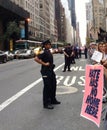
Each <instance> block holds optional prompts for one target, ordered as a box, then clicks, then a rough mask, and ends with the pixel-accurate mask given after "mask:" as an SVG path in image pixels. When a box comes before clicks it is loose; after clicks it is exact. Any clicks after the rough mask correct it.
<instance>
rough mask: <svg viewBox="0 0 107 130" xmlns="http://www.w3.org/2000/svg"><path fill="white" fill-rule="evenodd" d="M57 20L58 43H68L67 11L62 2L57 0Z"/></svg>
mask: <svg viewBox="0 0 107 130" xmlns="http://www.w3.org/2000/svg"><path fill="white" fill-rule="evenodd" d="M55 19H56V20H57V27H58V41H63V42H65V41H66V20H65V10H64V8H63V6H62V3H61V1H60V0H55Z"/></svg>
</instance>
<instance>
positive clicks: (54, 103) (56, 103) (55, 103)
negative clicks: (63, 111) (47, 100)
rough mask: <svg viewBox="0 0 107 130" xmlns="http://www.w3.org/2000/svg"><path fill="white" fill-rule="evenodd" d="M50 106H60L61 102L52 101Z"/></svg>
mask: <svg viewBox="0 0 107 130" xmlns="http://www.w3.org/2000/svg"><path fill="white" fill-rule="evenodd" d="M52 104H53V105H59V104H61V102H59V101H54V102H52Z"/></svg>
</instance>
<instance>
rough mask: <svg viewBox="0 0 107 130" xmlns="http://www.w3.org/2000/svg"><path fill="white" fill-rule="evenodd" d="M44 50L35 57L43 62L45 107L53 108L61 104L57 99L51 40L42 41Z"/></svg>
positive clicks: (39, 61) (37, 60)
mask: <svg viewBox="0 0 107 130" xmlns="http://www.w3.org/2000/svg"><path fill="white" fill-rule="evenodd" d="M42 45H43V48H44V50H43V52H42V53H41V54H39V55H38V56H36V57H35V59H34V60H35V61H36V62H37V63H39V64H41V75H42V78H43V83H44V88H43V107H44V108H46V109H53V108H54V107H53V105H57V104H60V102H59V101H57V99H56V85H57V83H56V75H55V73H54V67H55V65H54V64H53V55H52V53H51V51H50V48H51V42H50V41H49V40H46V41H44V42H43V43H42Z"/></svg>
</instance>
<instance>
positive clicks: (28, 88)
mask: <svg viewBox="0 0 107 130" xmlns="http://www.w3.org/2000/svg"><path fill="white" fill-rule="evenodd" d="M63 65H64V63H63V64H61V65H59V66H58V67H56V68H55V69H54V70H55V71H57V70H58V69H59V68H60V67H62V66H63ZM41 81H42V78H40V79H38V80H36V81H35V82H33V83H31V84H30V85H28V86H27V87H25V88H24V89H22V90H21V91H19V92H18V93H16V94H15V95H13V96H12V97H11V98H9V99H7V100H6V101H4V102H3V103H2V104H0V111H2V110H3V109H4V108H6V107H7V106H8V105H10V104H11V103H12V102H14V101H15V100H16V99H18V98H19V97H21V96H22V95H23V94H24V93H26V92H27V91H28V90H30V89H31V88H33V87H35V85H37V84H38V83H40V82H41Z"/></svg>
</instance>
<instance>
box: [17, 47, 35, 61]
mask: <svg viewBox="0 0 107 130" xmlns="http://www.w3.org/2000/svg"><path fill="white" fill-rule="evenodd" d="M15 57H16V59H26V58H33V57H34V52H33V50H28V49H24V50H17V51H16V52H15Z"/></svg>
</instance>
